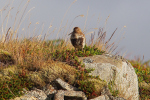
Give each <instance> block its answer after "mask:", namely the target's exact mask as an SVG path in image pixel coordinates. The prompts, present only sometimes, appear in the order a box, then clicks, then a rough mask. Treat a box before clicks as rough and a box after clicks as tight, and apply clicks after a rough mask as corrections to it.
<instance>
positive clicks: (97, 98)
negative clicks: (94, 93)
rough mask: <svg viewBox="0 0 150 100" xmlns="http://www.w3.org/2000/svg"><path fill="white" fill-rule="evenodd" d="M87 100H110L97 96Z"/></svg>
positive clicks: (104, 96) (103, 96) (106, 97)
mask: <svg viewBox="0 0 150 100" xmlns="http://www.w3.org/2000/svg"><path fill="white" fill-rule="evenodd" d="M89 100H110V99H109V97H108V96H107V95H101V96H98V97H96V98H94V99H89Z"/></svg>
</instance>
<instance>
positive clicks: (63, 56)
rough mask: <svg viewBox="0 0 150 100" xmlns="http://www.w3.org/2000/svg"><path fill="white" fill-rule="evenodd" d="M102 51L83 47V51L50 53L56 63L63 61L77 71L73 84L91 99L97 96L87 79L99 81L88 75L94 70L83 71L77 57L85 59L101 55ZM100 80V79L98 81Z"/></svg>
mask: <svg viewBox="0 0 150 100" xmlns="http://www.w3.org/2000/svg"><path fill="white" fill-rule="evenodd" d="M103 53H104V51H101V50H98V48H96V47H95V46H93V47H90V46H85V47H84V49H83V51H75V50H74V49H71V50H63V51H61V52H60V51H58V50H57V51H56V52H54V53H52V58H53V59H54V60H57V61H63V62H66V63H67V64H69V65H71V66H73V67H74V68H76V69H77V70H78V72H77V77H76V80H77V81H76V82H75V83H74V84H75V85H76V86H77V87H78V88H79V89H81V90H82V91H83V92H84V93H85V94H86V96H87V97H89V98H91V97H94V96H97V95H98V94H96V93H95V90H96V89H95V87H94V85H93V83H92V82H91V81H89V80H88V79H92V78H94V79H99V77H94V76H91V75H89V74H88V73H90V72H91V71H93V70H94V69H85V68H84V64H82V63H81V62H79V60H78V57H87V56H93V55H101V54H103ZM99 80H100V79H99Z"/></svg>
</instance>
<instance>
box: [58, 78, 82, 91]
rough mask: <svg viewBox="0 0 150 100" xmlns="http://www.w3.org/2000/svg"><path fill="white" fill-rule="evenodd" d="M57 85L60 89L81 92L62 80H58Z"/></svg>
mask: <svg viewBox="0 0 150 100" xmlns="http://www.w3.org/2000/svg"><path fill="white" fill-rule="evenodd" d="M56 84H57V87H58V88H59V89H64V90H74V91H79V89H78V88H76V87H73V86H71V85H69V84H68V83H66V82H64V81H62V80H61V79H60V78H58V79H56Z"/></svg>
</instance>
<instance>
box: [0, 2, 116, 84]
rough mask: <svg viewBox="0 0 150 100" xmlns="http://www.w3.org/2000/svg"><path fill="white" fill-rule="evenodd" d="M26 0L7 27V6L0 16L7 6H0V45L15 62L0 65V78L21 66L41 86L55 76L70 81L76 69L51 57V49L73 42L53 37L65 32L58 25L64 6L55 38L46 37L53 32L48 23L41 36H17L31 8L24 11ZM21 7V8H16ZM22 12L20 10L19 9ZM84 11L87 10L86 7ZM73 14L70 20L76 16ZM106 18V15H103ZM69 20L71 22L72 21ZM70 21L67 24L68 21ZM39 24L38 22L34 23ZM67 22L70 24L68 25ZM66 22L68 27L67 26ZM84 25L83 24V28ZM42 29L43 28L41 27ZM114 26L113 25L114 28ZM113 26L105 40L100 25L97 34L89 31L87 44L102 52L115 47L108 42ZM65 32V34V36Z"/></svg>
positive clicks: (19, 68) (67, 46) (74, 75)
mask: <svg viewBox="0 0 150 100" xmlns="http://www.w3.org/2000/svg"><path fill="white" fill-rule="evenodd" d="M29 2H30V0H28V1H27V2H26V4H25V5H24V6H23V8H20V5H21V4H20V5H19V7H18V11H17V14H16V16H15V20H14V23H13V26H12V27H8V22H9V18H10V11H11V10H12V8H11V7H10V8H11V9H9V10H8V13H6V16H5V17H4V18H3V16H2V13H3V12H4V11H5V10H6V9H8V7H9V6H10V5H8V6H6V7H4V8H3V9H1V10H0V11H1V19H2V25H1V27H0V28H1V34H0V35H1V36H0V38H1V39H0V40H1V41H0V49H1V50H3V51H5V52H9V55H10V56H11V57H12V58H11V59H13V60H14V61H15V62H14V63H13V65H12V64H9V65H8V66H5V67H3V66H0V67H1V70H0V78H2V77H5V78H6V79H7V78H11V77H10V74H9V73H13V74H17V73H18V72H20V71H21V70H25V71H26V72H27V73H28V75H29V79H30V80H31V81H33V82H34V83H35V84H36V85H37V86H39V87H43V86H44V85H45V84H46V83H48V82H52V81H54V80H55V79H56V78H58V77H59V78H61V79H63V80H65V81H67V82H68V83H70V84H73V83H74V81H75V77H76V69H74V68H73V67H71V66H69V65H67V64H65V63H62V62H56V61H53V60H52V59H51V53H52V52H55V51H56V50H59V51H61V50H67V49H72V48H73V46H72V45H71V43H70V40H69V39H67V40H65V39H63V38H62V39H57V37H58V35H59V33H60V32H61V30H62V29H64V27H65V29H64V33H65V32H66V30H67V29H66V26H64V27H63V26H62V23H63V20H64V17H65V16H66V14H67V12H68V10H69V8H70V7H71V5H72V4H73V3H74V2H73V3H72V4H71V5H70V6H69V8H68V10H67V11H66V13H65V15H64V17H63V19H62V21H61V24H60V27H59V30H58V32H57V37H56V40H55V39H54V40H46V37H48V36H50V35H53V33H55V31H56V30H55V29H53V30H52V31H51V30H50V28H51V27H52V26H51V25H50V27H49V29H48V31H47V33H46V34H44V35H45V36H44V37H43V38H40V37H39V36H33V37H30V38H29V37H26V38H24V37H19V29H20V26H21V24H22V23H23V21H24V20H25V18H26V16H27V14H28V13H29V12H30V11H31V10H32V9H33V8H31V9H30V10H29V11H28V12H27V11H26V9H27V7H28V4H29ZM19 9H21V11H19ZM21 12H22V13H21ZM87 15H88V11H87ZM83 16H84V15H79V16H77V17H83ZM77 17H75V18H74V19H73V21H74V20H75V19H76V18H77ZM107 20H108V19H107ZM86 21H87V16H86V20H85V26H86ZM5 23H6V24H5ZM72 23H73V22H72ZM72 23H71V25H72ZM37 24H39V23H38V22H37V23H36V25H37ZM30 25H31V22H30V23H29V25H28V28H29V30H30ZM71 25H70V26H71ZM70 26H69V29H70ZM69 29H68V30H67V32H66V35H68V33H69ZM85 29H86V27H84V31H85ZM35 30H36V26H35V28H34V29H33V34H34V33H35ZM42 30H43V29H42ZM116 30H117V29H116ZM116 30H115V31H114V32H113V33H112V35H111V37H110V38H109V39H108V40H107V41H106V31H104V28H100V29H99V32H98V37H97V36H95V35H93V34H91V39H90V40H89V45H90V46H94V45H95V46H96V47H97V48H99V49H101V50H105V51H106V52H113V51H114V50H115V49H116V45H115V42H113V43H109V42H110V40H111V39H112V37H113V36H114V34H115V32H116ZM41 34H43V33H42V32H41ZM66 35H65V36H66ZM0 62H1V59H0Z"/></svg>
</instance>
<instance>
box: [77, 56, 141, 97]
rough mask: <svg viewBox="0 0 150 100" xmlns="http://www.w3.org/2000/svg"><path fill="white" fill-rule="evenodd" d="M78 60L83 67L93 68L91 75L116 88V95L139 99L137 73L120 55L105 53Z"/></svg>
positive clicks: (114, 89)
mask: <svg viewBox="0 0 150 100" xmlns="http://www.w3.org/2000/svg"><path fill="white" fill-rule="evenodd" d="M86 59H88V61H86ZM89 59H91V60H89ZM79 60H80V61H82V62H83V63H84V64H85V68H94V69H95V70H94V71H92V72H91V73H90V74H91V75H93V76H99V77H100V79H102V80H105V81H106V82H107V84H109V85H110V87H111V88H112V90H113V91H116V90H118V92H119V93H118V95H117V96H119V97H123V98H125V99H130V100H138V99H139V97H138V96H139V92H138V79H137V75H136V73H135V71H134V68H133V67H132V65H131V64H130V63H129V62H128V61H126V60H125V59H123V58H122V57H119V56H111V55H108V54H107V55H95V56H90V57H80V58H79ZM89 61H90V62H89ZM91 61H92V62H91Z"/></svg>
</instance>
